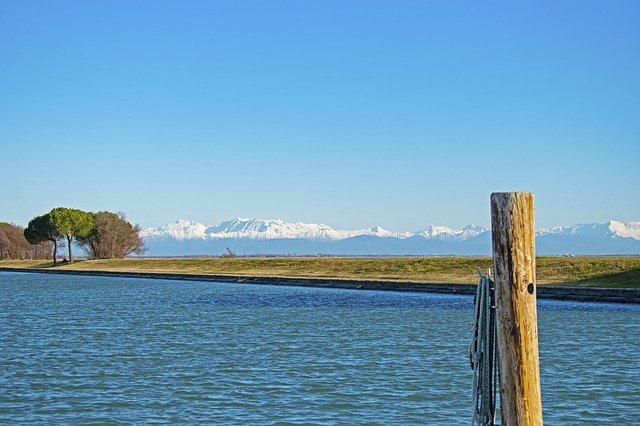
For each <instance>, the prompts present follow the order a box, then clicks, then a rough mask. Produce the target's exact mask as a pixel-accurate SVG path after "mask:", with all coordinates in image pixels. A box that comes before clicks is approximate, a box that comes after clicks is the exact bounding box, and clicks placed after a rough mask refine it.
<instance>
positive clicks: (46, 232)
mask: <svg viewBox="0 0 640 426" xmlns="http://www.w3.org/2000/svg"><path fill="white" fill-rule="evenodd" d="M24 238H25V239H26V240H27V241H28V242H29V244H41V243H43V242H45V241H51V242H52V243H53V264H54V265H55V264H56V262H57V254H58V238H60V234H59V233H58V231H57V230H56V228H55V226H54V225H53V223H52V221H51V216H50V215H49V214H48V213H47V214H45V215H42V216H36V217H34V218H33V219H31V220H30V221H29V225H28V226H27V228H26V229H25V230H24Z"/></svg>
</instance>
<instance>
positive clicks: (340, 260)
mask: <svg viewBox="0 0 640 426" xmlns="http://www.w3.org/2000/svg"><path fill="white" fill-rule="evenodd" d="M491 266H492V260H491V259H490V258H470V257H469V258H467V257H447V258H444V257H443V258H417V257H416V258H344V257H332V258H311V257H309V258H298V257H294V258H233V259H225V258H150V259H136V258H134V259H109V260H81V261H76V262H74V263H73V264H62V265H59V266H56V268H59V269H77V270H100V271H131V272H160V273H175V274H211V275H232V276H270V277H296V278H343V279H361V280H365V279H366V280H389V281H418V282H430V283H438V282H442V283H475V282H476V281H477V278H478V277H477V272H476V269H477V268H480V269H481V270H483V271H485V270H486V269H487V268H489V267H491ZM0 267H9V268H10V267H18V268H33V269H38V268H51V267H52V264H51V262H47V261H12V260H2V261H0ZM536 270H537V280H538V283H539V284H563V285H573V286H590V287H640V257H638V256H634V257H575V258H566V257H539V258H538V259H537V268H536Z"/></svg>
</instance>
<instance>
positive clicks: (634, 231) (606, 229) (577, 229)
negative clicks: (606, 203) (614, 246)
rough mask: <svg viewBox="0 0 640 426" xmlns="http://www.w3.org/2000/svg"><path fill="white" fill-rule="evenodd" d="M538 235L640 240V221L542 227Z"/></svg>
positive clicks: (612, 221)
mask: <svg viewBox="0 0 640 426" xmlns="http://www.w3.org/2000/svg"><path fill="white" fill-rule="evenodd" d="M536 235H539V236H540V235H580V236H593V237H598V236H611V237H614V238H633V239H634V240H640V222H627V223H622V222H618V221H616V220H610V221H609V222H607V223H580V224H578V225H574V226H558V227H555V228H542V229H539V230H538V231H537V232H536Z"/></svg>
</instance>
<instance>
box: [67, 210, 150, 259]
mask: <svg viewBox="0 0 640 426" xmlns="http://www.w3.org/2000/svg"><path fill="white" fill-rule="evenodd" d="M93 220H94V226H93V229H92V230H91V233H90V234H89V235H88V236H87V237H85V238H78V239H77V242H78V244H79V245H80V246H81V247H83V248H84V249H85V250H86V251H87V254H89V256H90V257H92V258H95V259H110V258H122V257H125V256H128V255H130V254H132V253H136V254H142V253H143V252H144V250H145V249H144V245H143V243H142V238H141V237H140V227H139V226H138V225H131V223H129V222H128V221H127V217H126V216H125V214H124V213H112V212H107V211H103V212H98V213H95V214H94V215H93Z"/></svg>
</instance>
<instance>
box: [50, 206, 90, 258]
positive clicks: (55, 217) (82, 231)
mask: <svg viewBox="0 0 640 426" xmlns="http://www.w3.org/2000/svg"><path fill="white" fill-rule="evenodd" d="M49 216H50V218H51V224H52V225H53V227H54V229H55V231H56V233H57V235H59V236H61V237H64V238H65V239H66V240H67V247H68V248H69V262H73V257H72V254H71V246H72V245H73V244H72V242H73V240H74V239H79V238H86V237H88V236H89V234H90V233H91V230H92V229H93V225H94V221H93V214H91V213H90V212H85V211H83V210H79V209H70V208H67V207H57V208H55V209H53V210H51V211H50V212H49Z"/></svg>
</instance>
